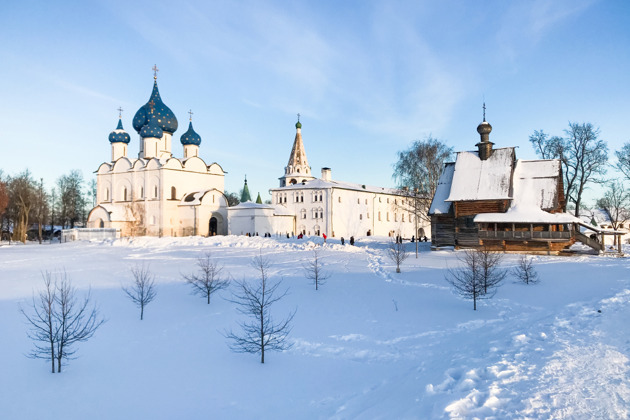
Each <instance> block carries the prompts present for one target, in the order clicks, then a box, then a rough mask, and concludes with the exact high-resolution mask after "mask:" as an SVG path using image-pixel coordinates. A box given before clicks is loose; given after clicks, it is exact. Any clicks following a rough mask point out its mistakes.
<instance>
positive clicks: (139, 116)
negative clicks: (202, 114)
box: [133, 80, 177, 137]
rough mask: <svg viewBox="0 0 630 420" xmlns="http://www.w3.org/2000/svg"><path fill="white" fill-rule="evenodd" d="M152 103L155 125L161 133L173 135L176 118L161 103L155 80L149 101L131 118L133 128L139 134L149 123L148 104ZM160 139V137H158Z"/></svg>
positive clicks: (175, 127)
mask: <svg viewBox="0 0 630 420" xmlns="http://www.w3.org/2000/svg"><path fill="white" fill-rule="evenodd" d="M151 101H153V107H154V114H155V116H156V119H157V124H158V126H159V127H160V129H162V130H163V131H165V132H167V133H170V134H173V133H174V132H175V131H176V130H177V118H175V114H173V111H171V109H170V108H169V107H167V106H166V105H164V102H162V98H161V97H160V91H159V90H158V85H157V80H155V81H154V82H153V92H151V97H150V98H149V101H148V102H147V103H146V104H144V105H143V106H142V107H140V109H139V110H138V112H136V115H135V116H134V117H133V128H134V129H135V130H136V131H137V132H138V133H140V131H141V130H142V128H143V127H144V126H145V125H147V123H148V122H149V114H150V111H151V110H150V109H149V103H150V102H151ZM160 137H161V136H160Z"/></svg>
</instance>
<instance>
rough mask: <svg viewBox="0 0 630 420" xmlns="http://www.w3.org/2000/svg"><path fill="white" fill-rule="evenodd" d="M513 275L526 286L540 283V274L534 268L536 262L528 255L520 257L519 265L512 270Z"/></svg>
mask: <svg viewBox="0 0 630 420" xmlns="http://www.w3.org/2000/svg"><path fill="white" fill-rule="evenodd" d="M512 274H514V277H516V278H517V279H519V280H520V281H522V282H523V283H525V284H530V283H531V284H534V283H538V281H539V278H538V273H537V272H536V269H535V268H534V262H533V260H532V259H531V258H530V257H528V256H527V255H521V256H520V258H519V259H518V264H517V265H516V267H514V269H513V270H512Z"/></svg>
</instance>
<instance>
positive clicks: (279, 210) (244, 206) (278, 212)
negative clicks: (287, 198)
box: [228, 201, 295, 216]
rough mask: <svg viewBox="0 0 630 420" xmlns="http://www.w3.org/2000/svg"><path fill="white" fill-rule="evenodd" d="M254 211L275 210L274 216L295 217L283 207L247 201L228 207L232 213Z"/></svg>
mask: <svg viewBox="0 0 630 420" xmlns="http://www.w3.org/2000/svg"><path fill="white" fill-rule="evenodd" d="M252 209H254V210H255V209H260V210H273V215H274V216H295V213H294V212H292V211H290V210H288V209H286V208H285V207H283V206H273V205H271V204H258V203H254V202H251V201H245V202H243V203H239V204H237V205H235V206H232V207H228V211H230V212H233V211H238V210H252Z"/></svg>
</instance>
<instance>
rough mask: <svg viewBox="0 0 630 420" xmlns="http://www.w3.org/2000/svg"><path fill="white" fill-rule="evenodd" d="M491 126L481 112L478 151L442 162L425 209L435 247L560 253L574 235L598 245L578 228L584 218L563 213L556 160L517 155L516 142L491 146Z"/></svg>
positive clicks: (560, 179)
mask: <svg viewBox="0 0 630 420" xmlns="http://www.w3.org/2000/svg"><path fill="white" fill-rule="evenodd" d="M491 131H492V126H491V125H490V124H489V123H488V122H487V121H486V118H485V112H484V119H483V122H482V123H481V124H479V126H478V127H477V132H478V133H479V134H480V136H481V141H480V142H479V143H477V145H476V146H477V150H476V151H471V152H459V153H457V157H456V159H455V162H448V163H445V165H444V168H443V171H442V175H441V176H440V180H439V183H438V187H437V190H436V192H435V195H434V197H433V201H432V203H431V207H430V209H429V215H430V216H431V242H432V246H433V247H434V249H435V248H438V247H444V246H454V247H455V248H456V249H457V248H476V247H482V246H485V247H487V248H489V249H492V250H501V251H507V252H510V251H512V252H527V253H545V254H559V253H561V252H562V251H564V250H565V249H567V248H569V247H570V246H571V245H573V244H574V243H575V242H576V240H577V241H581V242H583V243H585V244H586V245H588V246H590V247H592V248H594V249H598V250H599V249H600V248H601V245H600V244H599V243H598V241H597V240H596V239H591V238H590V237H589V236H586V235H584V234H582V233H580V228H579V226H580V225H583V222H582V221H581V220H579V219H577V218H575V217H574V216H573V215H570V214H568V213H564V212H563V208H564V204H565V196H564V185H563V181H562V167H561V165H560V161H559V160H558V159H550V160H522V159H516V152H515V148H514V147H505V148H499V149H494V148H493V146H494V143H492V142H491V141H490V132H491Z"/></svg>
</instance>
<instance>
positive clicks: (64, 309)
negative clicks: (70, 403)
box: [20, 272, 105, 373]
mask: <svg viewBox="0 0 630 420" xmlns="http://www.w3.org/2000/svg"><path fill="white" fill-rule="evenodd" d="M42 275H43V277H44V286H45V288H44V290H42V291H41V292H40V293H39V299H35V296H33V299H32V309H33V313H32V314H28V313H27V312H26V311H25V310H24V308H22V307H20V312H21V313H22V314H23V315H24V316H25V317H26V319H27V321H28V323H29V324H30V326H31V330H30V332H29V333H28V337H29V338H30V339H32V340H33V341H34V342H35V343H34V344H35V348H34V349H33V351H31V353H30V354H29V357H32V358H37V359H46V360H50V363H51V371H52V373H55V361H56V362H57V372H61V364H62V361H63V360H70V359H72V358H73V357H72V356H73V355H74V354H75V353H76V349H75V348H74V345H75V344H76V343H79V342H83V341H87V340H88V339H90V338H91V337H92V336H93V335H94V333H95V332H96V330H97V329H98V328H99V327H100V326H101V325H102V324H103V323H104V322H105V320H104V319H103V318H101V317H100V315H99V313H98V310H97V309H96V307H95V306H91V305H90V294H89V293H88V294H87V295H86V296H85V298H84V299H83V300H79V299H78V298H77V293H76V289H75V288H74V287H73V286H72V284H71V283H70V281H69V280H68V279H67V276H66V273H65V272H64V273H63V275H62V276H61V279H60V280H59V281H57V280H55V281H54V282H53V280H52V277H53V276H52V274H51V273H49V272H45V273H43V274H42Z"/></svg>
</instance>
